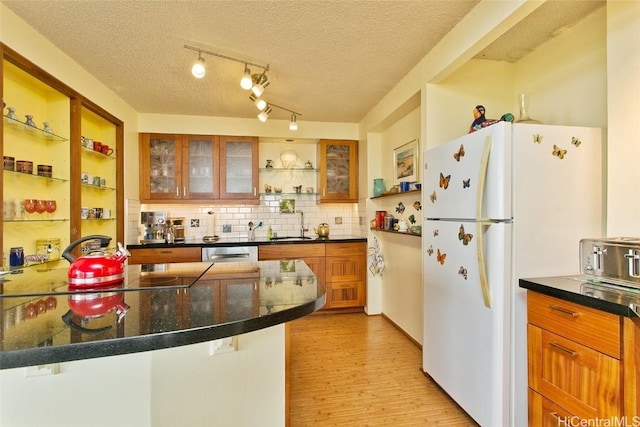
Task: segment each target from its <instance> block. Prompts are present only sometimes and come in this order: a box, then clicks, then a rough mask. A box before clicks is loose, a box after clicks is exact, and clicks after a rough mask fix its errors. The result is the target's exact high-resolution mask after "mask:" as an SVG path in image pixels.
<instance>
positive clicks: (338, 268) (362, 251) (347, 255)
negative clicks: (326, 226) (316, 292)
mask: <svg viewBox="0 0 640 427" xmlns="http://www.w3.org/2000/svg"><path fill="white" fill-rule="evenodd" d="M326 255H327V260H326V263H327V269H326V286H327V306H328V307H327V308H351V307H364V304H365V293H366V288H367V283H366V277H367V266H366V262H367V245H366V243H364V242H358V243H333V244H327V249H326Z"/></svg>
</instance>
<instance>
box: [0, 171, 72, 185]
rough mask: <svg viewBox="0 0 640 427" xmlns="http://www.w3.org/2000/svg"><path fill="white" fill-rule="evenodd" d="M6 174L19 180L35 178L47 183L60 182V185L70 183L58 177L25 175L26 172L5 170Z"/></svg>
mask: <svg viewBox="0 0 640 427" xmlns="http://www.w3.org/2000/svg"><path fill="white" fill-rule="evenodd" d="M4 173H5V174H7V175H9V176H13V177H16V178H18V179H19V178H22V177H29V178H27V179H31V178H34V179H37V180H45V181H51V182H60V183H63V182H68V181H69V180H68V179H66V178H58V177H55V176H42V175H36V174H33V173H24V172H18V171H12V170H5V171H4ZM41 182H42V181H41Z"/></svg>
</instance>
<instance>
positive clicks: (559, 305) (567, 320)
mask: <svg viewBox="0 0 640 427" xmlns="http://www.w3.org/2000/svg"><path fill="white" fill-rule="evenodd" d="M527 316H528V321H529V323H532V324H534V325H537V326H539V327H541V328H542V329H546V330H548V331H551V332H553V333H555V334H558V335H561V336H563V337H565V338H570V339H571V340H573V341H576V342H578V343H580V344H582V345H585V346H587V347H591V348H592V349H595V350H598V351H601V352H603V353H605V354H608V355H609V356H612V357H615V358H616V359H620V357H621V356H620V355H621V339H620V337H621V330H622V325H621V322H622V321H621V319H620V317H619V316H616V315H614V314H611V313H606V312H604V311H600V310H596V309H593V308H590V307H586V306H583V305H580V304H575V303H572V302H569V301H565V300H561V299H559V298H554V297H550V296H547V295H544V294H541V293H538V292H531V291H529V292H527Z"/></svg>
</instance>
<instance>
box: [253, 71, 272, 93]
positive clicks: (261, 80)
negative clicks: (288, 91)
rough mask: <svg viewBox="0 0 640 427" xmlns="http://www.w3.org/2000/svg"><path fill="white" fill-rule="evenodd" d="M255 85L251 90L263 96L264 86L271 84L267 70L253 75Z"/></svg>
mask: <svg viewBox="0 0 640 427" xmlns="http://www.w3.org/2000/svg"><path fill="white" fill-rule="evenodd" d="M252 79H253V80H252V81H253V86H252V87H251V92H253V93H254V95H255V96H257V97H258V98H259V97H260V96H262V94H263V93H264V88H266V87H267V86H269V83H270V82H269V79H268V78H267V76H266V74H265V72H263V73H262V74H254V75H253V76H252Z"/></svg>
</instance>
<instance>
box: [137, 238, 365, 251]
mask: <svg viewBox="0 0 640 427" xmlns="http://www.w3.org/2000/svg"><path fill="white" fill-rule="evenodd" d="M285 237H286V236H279V238H278V239H277V240H267V239H266V238H258V237H256V239H255V240H248V239H247V238H246V237H231V238H225V237H221V238H220V240H218V241H216V242H203V241H195V240H187V241H186V242H184V243H174V244H167V243H148V244H144V245H143V244H137V245H127V248H128V249H150V248H177V247H199V248H208V247H215V246H222V247H225V246H226V247H229V246H260V245H292V244H295V245H299V244H309V243H349V242H366V241H367V238H366V237H358V236H329V237H311V238H305V239H301V238H299V237H293V236H292V237H287V238H285Z"/></svg>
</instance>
